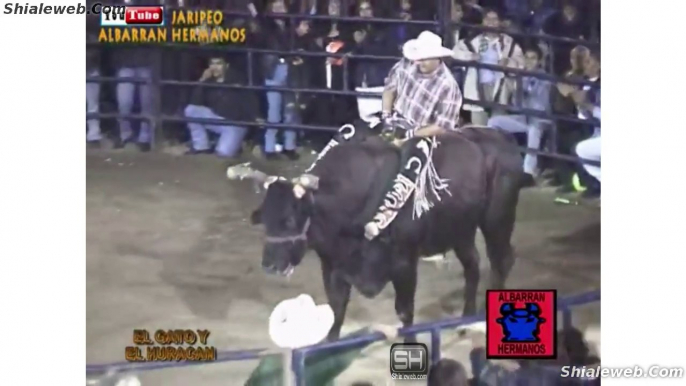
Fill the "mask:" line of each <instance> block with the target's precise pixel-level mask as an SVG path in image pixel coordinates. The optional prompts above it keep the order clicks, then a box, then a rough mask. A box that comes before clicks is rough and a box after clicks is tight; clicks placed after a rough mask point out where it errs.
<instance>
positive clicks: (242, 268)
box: [86, 150, 600, 386]
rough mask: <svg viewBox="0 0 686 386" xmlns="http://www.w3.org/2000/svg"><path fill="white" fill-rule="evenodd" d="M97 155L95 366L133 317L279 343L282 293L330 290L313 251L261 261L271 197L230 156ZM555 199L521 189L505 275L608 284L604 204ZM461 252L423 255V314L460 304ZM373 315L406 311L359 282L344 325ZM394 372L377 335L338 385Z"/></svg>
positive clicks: (197, 375) (218, 374) (460, 354)
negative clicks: (267, 265)
mask: <svg viewBox="0 0 686 386" xmlns="http://www.w3.org/2000/svg"><path fill="white" fill-rule="evenodd" d="M87 157H88V159H87V174H86V175H87V281H86V283H87V304H88V306H87V360H88V364H99V363H105V362H120V361H123V360H124V348H125V346H128V345H131V343H132V330H133V329H135V328H146V329H150V330H156V329H159V328H165V329H166V328H192V329H208V330H210V331H211V335H210V337H209V343H210V344H211V345H214V346H216V347H217V348H218V349H219V350H236V349H242V348H258V347H271V342H270V340H269V336H268V334H267V319H268V316H269V313H270V312H271V310H272V309H273V307H274V306H275V305H276V304H277V303H278V302H279V301H280V300H282V299H285V298H287V297H293V296H297V295H299V294H301V293H308V294H311V295H312V296H313V297H314V298H315V301H317V302H318V303H322V302H325V301H326V298H325V295H324V290H323V286H322V283H321V278H320V273H319V262H318V259H317V258H316V256H315V255H314V254H309V255H308V256H306V258H305V259H304V260H303V263H302V264H301V265H300V266H299V267H298V268H297V269H296V271H295V273H294V274H293V276H292V277H291V278H290V279H289V280H286V279H283V278H278V277H271V276H267V275H266V274H264V273H263V272H262V270H261V268H260V259H261V229H260V228H254V227H251V226H250V225H249V223H248V220H247V218H248V216H249V214H250V212H251V211H252V209H254V208H255V207H256V206H257V205H258V202H259V200H260V197H259V196H258V195H257V194H255V193H254V192H253V191H252V189H253V188H252V187H251V185H250V184H248V183H236V182H230V181H228V180H227V179H226V178H225V170H226V166H227V165H228V164H227V163H226V162H224V161H221V160H218V159H216V158H215V157H212V156H195V157H186V156H173V155H168V154H162V153H159V154H140V153H137V152H135V151H122V152H114V151H104V150H103V151H93V152H89V153H88V155H87ZM304 158H305V159H303V161H302V162H299V163H298V164H294V163H288V164H287V163H285V162H284V163H280V164H277V165H264V163H260V161H259V160H256V161H255V165H256V166H258V167H262V168H263V169H264V170H267V171H271V172H277V171H278V172H280V173H281V174H283V175H288V176H291V175H296V173H297V172H299V171H300V170H303V169H304V167H305V166H306V165H307V164H309V162H310V161H311V160H312V158H311V156H310V157H304ZM246 160H248V159H246ZM554 197H555V195H554V194H553V192H552V191H551V190H546V189H533V190H526V191H524V192H523V194H522V198H521V202H520V206H519V212H518V218H517V226H516V230H515V235H514V240H513V244H514V246H515V248H516V252H517V256H518V261H517V263H516V265H515V267H514V270H513V272H512V275H511V277H510V280H509V282H508V286H510V287H512V288H557V289H558V290H559V292H560V294H561V295H568V294H576V293H581V292H584V291H588V290H593V289H597V288H600V211H599V210H598V209H590V208H586V207H581V206H564V205H559V204H555V203H554V202H553V199H554ZM479 249H480V251H481V253H482V278H483V279H482V286H481V291H480V292H481V295H480V296H483V291H484V290H485V288H484V286H485V283H486V281H487V280H485V278H487V274H488V262H487V259H486V258H485V250H484V246H483V242H481V241H480V242H479ZM450 261H451V263H450V264H445V265H442V266H438V265H436V264H433V263H422V264H421V267H420V273H419V276H420V277H419V284H418V292H417V299H416V307H417V309H416V319H415V320H416V322H426V321H431V320H435V319H439V318H445V317H449V316H454V315H450V314H449V313H447V312H446V311H445V310H446V309H449V308H453V309H457V310H460V309H461V298H462V287H463V279H462V269H461V267H460V265H459V262H457V260H456V259H455V258H454V256H452V255H450ZM574 318H575V322H576V323H578V324H579V325H580V326H581V327H586V326H593V327H594V326H597V324H598V323H599V307H598V306H597V305H594V306H590V307H585V308H583V309H581V310H579V312H576V313H575V314H574ZM370 323H388V324H396V323H397V318H396V316H395V312H394V310H393V290H392V286H390V285H389V286H388V287H387V288H386V289H385V290H384V292H382V293H381V295H379V297H378V298H376V299H373V300H368V299H364V298H362V297H361V296H360V295H359V294H356V293H354V294H353V298H352V300H351V303H350V306H349V308H348V314H347V319H346V323H345V326H344V332H345V331H353V330H357V329H358V328H360V327H363V326H366V325H369V324H370ZM419 338H420V340H425V339H426V340H428V339H429V338H428V336H420V337H419ZM451 341H452V342H451ZM443 342H444V344H443V346H444V352H443V354H444V356H449V357H454V358H458V359H460V358H465V357H466V354H467V352H468V349H469V347H466V345H468V343H467V342H457V343H456V342H455V341H454V339H452V338H451V337H450V335H449V333H446V334H444V339H443ZM255 366H256V362H254V361H244V362H231V363H216V364H210V365H204V366H192V367H184V368H180V369H163V370H155V371H149V372H142V373H138V374H137V376H139V378H140V379H141V381H142V384H143V385H163V386H176V385H210V386H214V385H223V386H226V385H242V384H243V382H244V381H245V379H247V376H248V374H250V372H251V371H252V369H253V368H254V367H255ZM389 379H390V377H389V374H388V346H387V345H385V344H376V345H374V346H372V347H370V348H369V349H368V350H367V351H366V357H365V358H364V359H361V360H359V361H358V362H356V363H355V364H354V365H353V367H352V368H351V369H350V370H348V371H346V372H345V373H344V374H343V375H342V376H341V377H339V379H338V380H337V381H336V384H337V385H350V384H352V383H354V382H355V381H369V382H372V383H373V384H374V385H386V384H391V383H389ZM402 384H408V383H406V382H403V383H402Z"/></svg>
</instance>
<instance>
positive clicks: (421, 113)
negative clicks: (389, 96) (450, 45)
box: [385, 59, 462, 130]
mask: <svg viewBox="0 0 686 386" xmlns="http://www.w3.org/2000/svg"><path fill="white" fill-rule="evenodd" d="M385 89H386V90H395V91H396V99H395V103H394V104H393V109H394V110H395V111H397V112H398V113H400V114H401V115H402V116H403V117H404V118H407V119H408V120H410V121H411V122H412V123H414V124H415V125H417V128H421V127H424V126H427V125H430V124H436V125H437V126H438V127H440V128H442V129H444V130H459V128H458V127H457V121H458V117H459V115H460V108H461V107H462V93H460V88H459V87H458V85H457V82H456V81H455V78H454V77H453V74H451V73H450V70H448V67H446V65H445V64H442V63H441V65H440V67H438V70H436V72H434V73H433V74H431V75H425V74H422V73H421V72H419V68H418V67H417V66H416V65H414V64H413V63H412V62H410V61H409V60H405V59H402V60H400V61H399V62H398V63H396V64H395V66H393V68H391V71H390V73H389V74H388V77H387V78H386V82H385Z"/></svg>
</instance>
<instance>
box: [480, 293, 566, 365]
mask: <svg viewBox="0 0 686 386" xmlns="http://www.w3.org/2000/svg"><path fill="white" fill-rule="evenodd" d="M486 357H487V358H489V359H554V358H557V290H488V291H486Z"/></svg>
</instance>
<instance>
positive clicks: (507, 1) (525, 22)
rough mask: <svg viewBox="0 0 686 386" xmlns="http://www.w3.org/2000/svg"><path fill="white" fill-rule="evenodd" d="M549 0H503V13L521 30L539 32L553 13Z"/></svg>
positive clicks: (553, 9)
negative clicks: (519, 26)
mask: <svg viewBox="0 0 686 386" xmlns="http://www.w3.org/2000/svg"><path fill="white" fill-rule="evenodd" d="M550 3H551V1H550V0H528V1H527V0H523V1H522V0H504V4H503V5H504V8H505V13H506V15H507V17H508V18H511V19H512V20H514V21H515V22H517V24H519V25H521V26H522V30H523V31H526V32H530V33H534V34H538V33H540V32H541V29H542V28H543V25H544V24H545V21H546V20H547V19H548V18H549V17H550V16H552V15H553V14H554V13H555V8H553V7H552V6H551V5H550Z"/></svg>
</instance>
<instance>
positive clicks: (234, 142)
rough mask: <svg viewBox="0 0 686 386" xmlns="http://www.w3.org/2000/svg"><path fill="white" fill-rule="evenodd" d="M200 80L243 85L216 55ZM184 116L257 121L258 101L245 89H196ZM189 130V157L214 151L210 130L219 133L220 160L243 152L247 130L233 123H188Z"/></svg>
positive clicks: (240, 77) (237, 75)
mask: <svg viewBox="0 0 686 386" xmlns="http://www.w3.org/2000/svg"><path fill="white" fill-rule="evenodd" d="M199 81H200V82H204V83H222V84H231V85H235V84H240V83H241V82H242V76H241V75H240V74H238V73H237V72H236V71H233V70H232V69H231V66H230V65H229V64H228V63H226V61H225V60H224V58H222V57H218V56H214V57H212V58H210V63H209V67H208V68H207V69H205V71H204V72H203V74H202V77H201V78H200V79H199ZM184 115H185V116H186V117H187V118H204V119H228V120H237V121H256V120H258V108H257V100H256V98H255V95H254V94H253V93H251V92H246V91H243V90H232V89H226V88H218V87H202V86H197V87H196V88H195V90H194V91H193V95H192V96H191V104H189V105H188V106H187V107H186V109H185V111H184ZM188 130H189V131H190V136H191V149H190V150H189V151H188V154H203V153H205V154H209V153H212V152H213V150H212V149H211V148H210V143H209V140H208V135H207V131H208V130H209V131H212V132H214V133H216V134H219V140H218V141H217V145H216V147H215V150H214V152H215V153H216V154H217V155H218V156H221V157H235V156H237V155H238V154H239V152H240V149H241V143H242V141H243V137H244V136H245V133H246V131H247V128H245V127H240V126H233V125H230V124H202V123H188Z"/></svg>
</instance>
